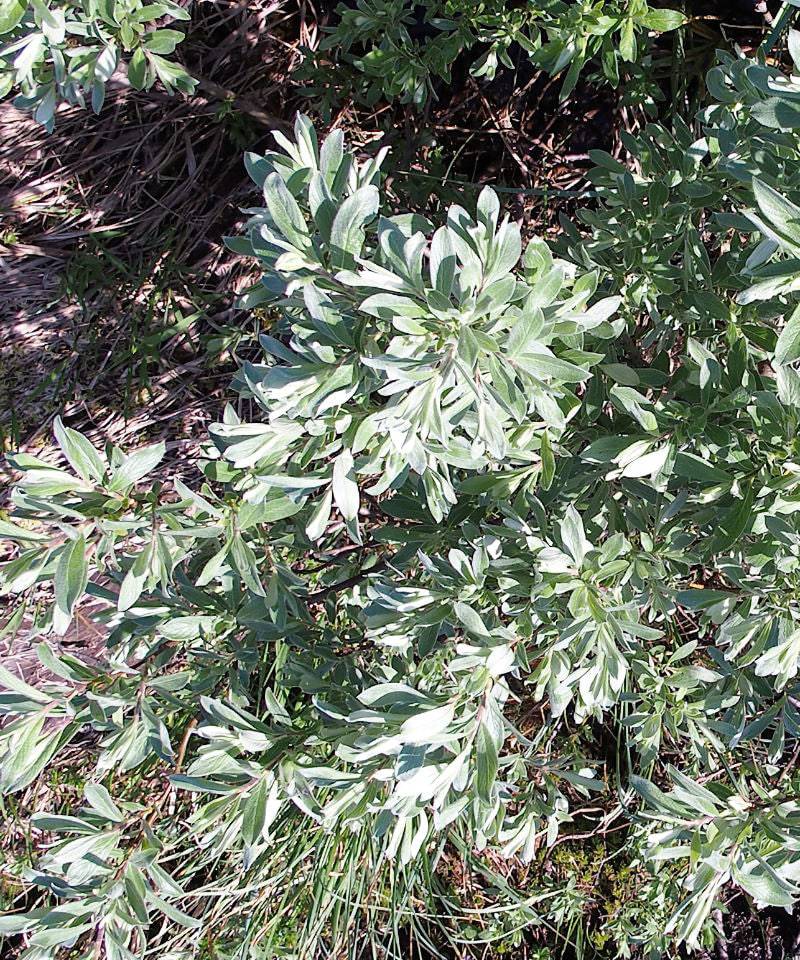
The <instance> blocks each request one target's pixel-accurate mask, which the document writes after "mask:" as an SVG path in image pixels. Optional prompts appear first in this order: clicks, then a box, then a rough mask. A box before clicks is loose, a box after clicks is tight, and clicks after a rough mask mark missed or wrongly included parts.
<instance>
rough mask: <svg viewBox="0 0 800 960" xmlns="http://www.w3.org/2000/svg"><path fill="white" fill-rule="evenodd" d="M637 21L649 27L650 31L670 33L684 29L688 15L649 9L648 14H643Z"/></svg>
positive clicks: (676, 11)
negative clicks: (679, 28)
mask: <svg viewBox="0 0 800 960" xmlns="http://www.w3.org/2000/svg"><path fill="white" fill-rule="evenodd" d="M637 19H638V21H639V23H641V24H642V26H645V27H647V28H648V29H649V30H655V31H656V32H657V33H668V32H669V31H670V30H677V29H678V27H682V26H683V25H684V24H685V23H686V22H687V18H686V15H685V14H683V13H681V12H680V10H666V9H665V10H661V9H659V10H652V9H648V10H647V12H646V13H643V14H641V15H640V16H639V17H638V18H637Z"/></svg>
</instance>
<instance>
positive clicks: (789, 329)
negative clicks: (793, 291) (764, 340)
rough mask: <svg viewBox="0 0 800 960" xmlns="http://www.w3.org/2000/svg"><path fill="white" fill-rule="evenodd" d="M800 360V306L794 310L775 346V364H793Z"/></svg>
mask: <svg viewBox="0 0 800 960" xmlns="http://www.w3.org/2000/svg"><path fill="white" fill-rule="evenodd" d="M799 358H800V304H798V306H796V307H795V308H794V310H793V311H792V313H791V316H790V317H789V319H788V320H787V321H786V325H785V326H784V328H783V330H781V333H780V336H779V337H778V342H777V343H776V344H775V362H776V363H779V364H783V363H791V362H792V361H793V360H797V359H799Z"/></svg>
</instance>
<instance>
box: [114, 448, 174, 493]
mask: <svg viewBox="0 0 800 960" xmlns="http://www.w3.org/2000/svg"><path fill="white" fill-rule="evenodd" d="M166 449H167V448H166V444H165V443H164V441H163V440H162V441H160V442H159V443H154V444H152V445H151V446H149V447H142V449H141V450H136V451H135V452H134V453H131V454H128V456H126V457H125V458H124V459H123V461H122V464H121V465H120V466H119V467H117V469H116V470H115V471H114V474H113V476H112V478H111V482H110V483H109V485H108V486H109V489H110V490H114V491H117V492H118V491H123V490H127V489H128V488H130V487H132V486H133V485H134V484H135V483H138V482H139V481H140V480H142V479H143V478H144V477H146V476H147V474H148V473H150V472H151V471H152V470H154V469H155V468H156V467H157V466H158V464H159V463H161V461H162V460H163V459H164V454H165V452H166Z"/></svg>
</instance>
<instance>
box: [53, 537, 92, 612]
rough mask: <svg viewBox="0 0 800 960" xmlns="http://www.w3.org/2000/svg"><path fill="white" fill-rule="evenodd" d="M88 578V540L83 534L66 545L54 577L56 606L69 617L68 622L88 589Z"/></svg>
mask: <svg viewBox="0 0 800 960" xmlns="http://www.w3.org/2000/svg"><path fill="white" fill-rule="evenodd" d="M88 579H89V563H88V560H87V558H86V540H85V539H84V537H83V536H82V535H81V536H79V537H76V538H75V539H74V540H71V541H70V542H69V543H68V544H67V545H66V546H65V547H64V549H63V550H62V552H61V556H60V557H59V560H58V566H57V567H56V572H55V576H54V577H53V587H54V592H55V600H56V606H57V607H58V609H59V610H60V611H61V612H62V613H63V614H64V615H65V617H67V622H69V619H70V618H71V617H72V611H73V610H74V609H75V604H76V603H77V602H78V600H80V598H81V597H82V596H83V593H84V591H85V590H86V584H87V582H88Z"/></svg>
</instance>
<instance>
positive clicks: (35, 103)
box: [0, 0, 196, 131]
mask: <svg viewBox="0 0 800 960" xmlns="http://www.w3.org/2000/svg"><path fill="white" fill-rule="evenodd" d="M164 18H170V19H172V20H188V19H189V14H188V13H187V11H186V10H185V9H184V8H183V7H181V6H180V5H179V4H177V3H174V2H172V0H157V2H155V3H147V4H145V3H144V2H143V0H115V2H113V3H109V2H107V0H69V2H66V3H57V2H47V0H30V2H28V0H0V97H5V96H6V95H7V94H8V93H9V92H10V91H11V90H12V89H13V90H16V91H18V94H17V96H16V98H15V100H14V104H15V106H17V107H19V108H20V109H26V110H31V111H32V112H33V116H34V117H35V118H36V120H37V121H38V122H39V123H41V124H43V125H44V127H45V128H46V129H47V130H48V131H52V129H53V127H54V125H55V110H56V107H57V106H58V104H59V103H63V102H67V103H77V104H80V105H81V106H85V104H86V101H87V100H88V101H89V103H90V104H91V107H92V109H93V110H94V112H95V113H99V112H100V110H101V108H102V106H103V102H104V100H105V91H106V83H107V82H108V80H109V79H110V78H111V76H112V75H113V73H114V71H115V70H116V69H117V67H118V66H119V64H120V62H121V60H123V59H124V60H125V61H126V62H127V68H128V77H129V79H130V81H131V83H132V84H133V86H134V87H135V88H136V89H137V90H148V89H150V87H152V86H153V84H154V83H155V82H156V80H160V81H161V83H162V84H163V85H164V87H165V88H166V89H167V91H168V92H170V93H172V92H173V91H174V90H181V91H183V92H184V93H192V92H193V91H194V88H195V86H196V81H195V80H193V79H192V78H191V77H190V76H189V74H188V73H187V72H186V71H185V70H184V68H183V67H182V66H181V65H180V64H178V63H175V62H174V61H172V60H168V59H167V55H168V54H171V53H172V52H173V51H174V50H175V47H176V46H177V44H178V43H180V42H181V40H183V34H182V33H181V32H180V31H179V30H173V29H169V28H166V27H163V26H160V25H159V26H157V25H156V22H157V21H161V20H163V19H164Z"/></svg>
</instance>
